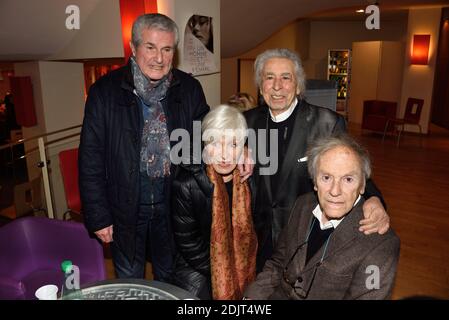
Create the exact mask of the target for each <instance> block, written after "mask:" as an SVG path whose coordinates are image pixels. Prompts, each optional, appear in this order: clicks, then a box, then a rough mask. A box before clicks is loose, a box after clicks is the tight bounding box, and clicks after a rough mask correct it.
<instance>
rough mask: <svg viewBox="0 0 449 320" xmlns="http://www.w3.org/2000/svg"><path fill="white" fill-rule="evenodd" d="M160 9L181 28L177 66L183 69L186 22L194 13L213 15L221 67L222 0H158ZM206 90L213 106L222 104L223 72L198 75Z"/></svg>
mask: <svg viewBox="0 0 449 320" xmlns="http://www.w3.org/2000/svg"><path fill="white" fill-rule="evenodd" d="M157 5H158V10H159V12H160V13H163V14H166V15H168V16H169V17H171V18H172V19H173V20H174V21H175V22H176V24H177V25H178V28H179V35H180V41H179V46H178V52H177V54H178V56H177V61H178V65H177V67H178V68H179V69H181V70H183V57H182V54H183V50H182V48H183V38H184V30H185V27H186V23H187V21H188V20H189V18H190V17H191V16H192V15H194V14H199V15H204V16H209V17H212V24H213V32H214V56H215V64H216V65H217V68H218V70H220V68H221V63H220V61H221V48H220V0H189V1H185V0H158V2H157ZM196 78H197V79H198V80H199V81H200V83H201V85H202V87H203V90H204V94H205V95H206V100H207V103H208V104H209V105H210V106H211V107H213V106H217V105H219V104H220V91H221V85H220V83H221V74H220V71H218V72H217V73H215V74H211V75H201V76H197V77H196Z"/></svg>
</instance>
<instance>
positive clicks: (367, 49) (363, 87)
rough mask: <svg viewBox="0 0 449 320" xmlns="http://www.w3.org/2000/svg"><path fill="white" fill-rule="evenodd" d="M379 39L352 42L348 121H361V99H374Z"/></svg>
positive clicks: (378, 59)
mask: <svg viewBox="0 0 449 320" xmlns="http://www.w3.org/2000/svg"><path fill="white" fill-rule="evenodd" d="M380 44H381V42H380V41H369V42H354V43H353V44H352V72H351V89H350V90H351V91H350V96H349V100H348V105H349V107H348V111H349V119H348V120H349V121H350V122H355V123H361V122H362V112H363V101H364V100H372V99H376V92H377V85H378V72H379V62H380V49H381V48H380Z"/></svg>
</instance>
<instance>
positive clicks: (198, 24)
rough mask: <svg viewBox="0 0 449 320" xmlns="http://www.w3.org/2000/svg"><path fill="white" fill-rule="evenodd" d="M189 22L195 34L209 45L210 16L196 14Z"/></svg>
mask: <svg viewBox="0 0 449 320" xmlns="http://www.w3.org/2000/svg"><path fill="white" fill-rule="evenodd" d="M189 23H190V27H191V28H192V33H193V35H194V36H195V37H197V38H198V39H199V40H200V41H201V42H202V43H203V44H204V45H205V46H207V44H208V43H209V39H210V18H209V17H205V16H198V15H195V16H193V17H192V19H191V20H190V22H189Z"/></svg>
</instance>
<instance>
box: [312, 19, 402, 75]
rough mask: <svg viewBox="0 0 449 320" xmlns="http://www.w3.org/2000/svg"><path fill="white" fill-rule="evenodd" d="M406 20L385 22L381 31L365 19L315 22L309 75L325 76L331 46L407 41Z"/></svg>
mask: <svg viewBox="0 0 449 320" xmlns="http://www.w3.org/2000/svg"><path fill="white" fill-rule="evenodd" d="M406 32H407V21H405V20H404V21H402V20H399V21H382V22H381V25H380V30H368V29H366V27H365V22H364V21H312V22H311V26H310V51H309V61H308V62H307V64H308V65H309V74H308V77H309V78H315V79H326V77H327V54H328V50H329V49H350V48H351V47H352V43H353V42H356V41H405V35H406Z"/></svg>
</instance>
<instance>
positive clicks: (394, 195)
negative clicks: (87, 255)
mask: <svg viewBox="0 0 449 320" xmlns="http://www.w3.org/2000/svg"><path fill="white" fill-rule="evenodd" d="M349 132H350V133H351V134H352V135H353V136H354V137H355V138H356V139H357V140H358V141H360V142H361V143H362V144H363V145H364V146H365V147H366V148H367V149H368V150H369V152H370V155H371V157H372V161H373V167H374V170H373V178H374V181H375V183H376V184H377V186H378V187H379V188H380V189H381V191H382V193H383V195H384V198H385V200H386V202H387V205H388V214H389V215H390V217H391V223H392V227H393V229H394V230H395V231H396V233H397V234H398V236H399V237H400V239H401V255H400V260H399V268H398V273H397V279H396V284H395V288H394V291H393V299H402V298H407V297H412V296H428V297H436V298H444V299H449V131H447V130H444V129H439V128H437V127H431V132H430V134H429V135H428V136H426V137H423V138H421V139H420V138H419V137H417V136H413V135H405V136H403V137H402V138H401V144H400V146H399V148H398V147H396V145H395V141H394V140H393V137H389V138H387V139H386V140H385V143H384V144H382V137H381V136H380V135H378V134H374V133H369V132H364V133H363V134H362V132H361V130H360V127H359V126H358V125H350V126H349ZM106 264H107V271H108V278H113V277H114V271H113V267H112V263H111V260H110V259H106ZM150 268H151V266H150V265H149V264H147V272H146V278H147V279H151V269H150Z"/></svg>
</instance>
